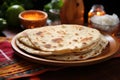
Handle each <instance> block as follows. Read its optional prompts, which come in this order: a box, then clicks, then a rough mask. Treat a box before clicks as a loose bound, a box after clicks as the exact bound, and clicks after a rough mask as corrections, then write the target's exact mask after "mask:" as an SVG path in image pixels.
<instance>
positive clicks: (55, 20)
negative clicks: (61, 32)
mask: <svg viewBox="0 0 120 80" xmlns="http://www.w3.org/2000/svg"><path fill="white" fill-rule="evenodd" d="M62 5H63V1H62V0H51V2H50V3H48V4H46V5H45V6H44V11H46V12H47V13H48V20H47V23H48V25H56V24H60V23H61V22H60V8H61V6H62Z"/></svg>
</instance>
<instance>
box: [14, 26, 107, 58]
mask: <svg viewBox="0 0 120 80" xmlns="http://www.w3.org/2000/svg"><path fill="white" fill-rule="evenodd" d="M16 44H17V46H18V47H19V48H21V49H22V50H24V51H26V52H27V53H30V54H34V55H38V56H42V57H44V58H49V59H56V60H83V59H88V58H90V57H93V56H97V55H99V54H101V52H102V50H103V49H104V48H105V47H106V46H107V44H108V41H107V40H106V39H105V37H104V36H103V35H102V34H101V33H100V32H99V31H98V30H97V29H93V28H89V27H86V26H82V25H67V24H66V25H65V24H64V25H56V26H46V27H41V28H35V29H26V30H25V31H23V32H21V33H20V34H19V35H18V36H17V40H16ZM79 57H81V58H80V59H79Z"/></svg>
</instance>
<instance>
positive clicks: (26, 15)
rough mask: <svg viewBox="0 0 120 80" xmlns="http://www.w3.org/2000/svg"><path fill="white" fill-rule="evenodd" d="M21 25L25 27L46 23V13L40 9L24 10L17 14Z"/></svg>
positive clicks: (40, 25)
mask: <svg viewBox="0 0 120 80" xmlns="http://www.w3.org/2000/svg"><path fill="white" fill-rule="evenodd" d="M18 17H19V19H20V22H21V26H22V27H23V28H25V29H27V28H36V27H42V26H44V25H46V21H47V18H48V14H47V13H46V12H44V11H40V10H26V11H23V12H21V13H20V14H19V16H18Z"/></svg>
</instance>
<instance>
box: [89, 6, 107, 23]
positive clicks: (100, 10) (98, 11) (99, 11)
mask: <svg viewBox="0 0 120 80" xmlns="http://www.w3.org/2000/svg"><path fill="white" fill-rule="evenodd" d="M104 14H106V12H105V10H104V7H103V5H101V4H95V5H93V6H92V8H91V9H90V11H89V12H88V23H90V18H91V17H93V16H94V15H98V16H102V15H104Z"/></svg>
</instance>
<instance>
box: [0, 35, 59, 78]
mask: <svg viewBox="0 0 120 80" xmlns="http://www.w3.org/2000/svg"><path fill="white" fill-rule="evenodd" d="M2 39H3V38H2ZM2 39H1V37H0V80H14V79H17V78H22V77H32V76H36V75H39V74H42V73H44V72H46V71H50V70H57V69H60V68H61V67H55V66H48V65H42V64H35V63H31V62H28V61H26V60H23V59H22V58H20V57H19V56H17V55H16V54H15V52H14V50H13V49H12V46H11V43H10V42H9V41H7V40H6V38H4V39H3V40H2ZM1 40H2V41H1ZM32 78H33V77H32Z"/></svg>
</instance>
